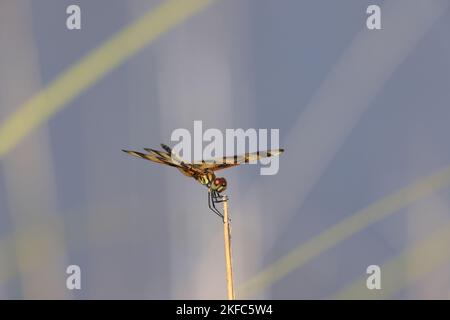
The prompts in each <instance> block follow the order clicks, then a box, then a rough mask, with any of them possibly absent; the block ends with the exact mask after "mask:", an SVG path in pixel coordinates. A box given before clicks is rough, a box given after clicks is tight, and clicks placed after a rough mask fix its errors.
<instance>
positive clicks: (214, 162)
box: [194, 149, 284, 171]
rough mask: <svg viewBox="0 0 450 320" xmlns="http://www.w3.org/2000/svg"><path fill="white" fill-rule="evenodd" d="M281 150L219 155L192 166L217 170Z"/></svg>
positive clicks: (276, 154)
mask: <svg viewBox="0 0 450 320" xmlns="http://www.w3.org/2000/svg"><path fill="white" fill-rule="evenodd" d="M283 152H284V149H275V150H268V151H257V152H251V153H246V154H244V155H241V156H231V157H219V158H214V159H210V160H203V161H202V162H201V163H199V164H194V166H196V167H198V168H199V169H201V170H212V171H217V170H221V169H226V168H231V167H234V166H238V165H240V164H242V163H249V162H253V161H257V160H259V159H261V158H267V157H274V156H278V155H280V154H281V153H283Z"/></svg>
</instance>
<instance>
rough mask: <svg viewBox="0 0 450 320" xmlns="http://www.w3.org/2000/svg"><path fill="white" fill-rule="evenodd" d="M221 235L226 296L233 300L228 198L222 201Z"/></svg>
mask: <svg viewBox="0 0 450 320" xmlns="http://www.w3.org/2000/svg"><path fill="white" fill-rule="evenodd" d="M223 236H224V240H225V263H226V270H227V297H228V300H234V299H235V296H234V285H233V265H232V259H231V227H230V219H229V216H228V199H226V200H225V201H224V202H223Z"/></svg>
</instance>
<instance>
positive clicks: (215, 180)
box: [214, 178, 221, 186]
mask: <svg viewBox="0 0 450 320" xmlns="http://www.w3.org/2000/svg"><path fill="white" fill-rule="evenodd" d="M214 184H215V185H216V186H220V184H221V180H220V178H216V179H214Z"/></svg>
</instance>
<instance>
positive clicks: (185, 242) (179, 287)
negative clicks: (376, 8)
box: [0, 0, 450, 299]
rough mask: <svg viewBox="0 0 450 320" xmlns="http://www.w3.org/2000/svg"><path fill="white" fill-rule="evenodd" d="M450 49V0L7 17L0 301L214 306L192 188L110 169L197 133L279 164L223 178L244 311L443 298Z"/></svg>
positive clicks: (139, 3) (208, 4) (52, 0)
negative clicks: (245, 138)
mask: <svg viewBox="0 0 450 320" xmlns="http://www.w3.org/2000/svg"><path fill="white" fill-rule="evenodd" d="M71 4H76V5H79V6H80V8H81V30H68V29H67V28H66V19H67V17H68V15H67V14H66V8H67V6H69V5H71ZM370 4H378V5H380V7H381V10H382V11H381V13H382V15H381V19H382V20H381V21H382V30H374V31H371V30H368V29H367V27H366V19H367V17H368V15H367V14H366V9H367V7H368V6H369V5H370ZM449 31H450V2H449V1H448V0H428V1H422V0H385V1H365V0H342V1H330V0H304V1H297V0H279V1H274V0H244V1H242V0H216V1H213V0H211V1H208V0H183V1H181V0H180V1H177V0H175V1H174V0H167V1H156V0H152V1H150V0H130V1H121V0H97V1H88V0H85V1H76V0H72V1H68V0H64V1H62V0H41V1H32V0H0V298H2V299H47V298H56V299H100V298H106V299H120V298H121V299H190V298H192V299H221V298H225V297H226V291H225V288H226V287H225V266H224V248H223V234H222V224H221V223H220V221H219V220H218V219H217V217H216V216H215V215H213V214H212V213H211V212H210V211H209V209H208V207H207V203H206V190H205V189H204V187H202V186H200V185H198V184H197V183H196V182H195V181H193V180H192V179H187V178H185V177H183V176H182V175H180V173H179V172H178V171H177V170H173V169H172V168H166V167H163V166H158V165H156V164H152V163H149V162H146V161H142V160H140V159H134V158H131V157H129V156H128V155H125V154H124V153H122V152H121V151H120V150H121V149H132V150H133V149H134V150H138V149H141V148H142V147H150V148H152V147H158V146H159V143H161V142H164V143H168V144H170V136H171V133H172V131H173V130H174V129H176V128H187V129H188V130H193V121H194V120H202V121H203V126H204V128H205V129H207V128H218V129H220V130H225V129H226V128H244V129H247V128H257V129H258V128H261V129H264V128H265V129H270V128H277V129H280V145H281V146H282V147H284V148H285V149H286V152H285V153H284V154H283V155H282V156H281V158H280V170H279V173H278V174H277V175H274V176H261V175H259V168H258V166H246V167H244V166H241V167H238V168H234V169H230V170H227V171H224V172H223V173H224V175H225V177H226V178H227V180H228V183H229V188H228V191H227V194H228V196H229V197H230V213H231V215H232V217H233V259H234V274H235V286H236V289H237V297H238V298H255V299H333V298H343V299H346V298H374V299H432V298H437V299H448V298H450V211H449V206H450V200H449V199H450V143H449V138H448V137H449V136H450V126H449V121H450V105H449V101H450V38H449ZM72 264H76V265H79V266H80V268H81V279H82V280H81V286H82V288H81V290H68V289H67V288H66V278H67V276H68V275H67V274H66V268H67V266H69V265H72ZM373 264H375V265H379V266H380V268H381V285H382V289H381V290H368V289H367V287H366V278H367V277H368V275H367V274H366V269H367V267H368V266H369V265H373Z"/></svg>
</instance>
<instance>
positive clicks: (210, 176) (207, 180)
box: [197, 171, 216, 187]
mask: <svg viewBox="0 0 450 320" xmlns="http://www.w3.org/2000/svg"><path fill="white" fill-rule="evenodd" d="M214 179H216V175H215V174H214V173H213V172H211V171H207V172H206V173H205V174H203V175H200V176H199V177H198V178H197V181H198V182H200V183H201V184H203V185H205V186H207V187H209V186H210V185H211V184H212V182H213V181H214Z"/></svg>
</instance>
